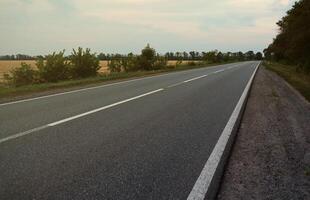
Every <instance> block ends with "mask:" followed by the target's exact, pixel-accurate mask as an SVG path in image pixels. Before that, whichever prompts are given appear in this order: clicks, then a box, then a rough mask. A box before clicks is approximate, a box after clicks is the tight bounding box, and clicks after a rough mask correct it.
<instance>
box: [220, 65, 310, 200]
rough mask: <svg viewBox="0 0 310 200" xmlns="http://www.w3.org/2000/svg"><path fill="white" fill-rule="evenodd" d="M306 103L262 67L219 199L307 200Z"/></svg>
mask: <svg viewBox="0 0 310 200" xmlns="http://www.w3.org/2000/svg"><path fill="white" fill-rule="evenodd" d="M309 188H310V103H309V102H307V101H306V100H305V99H304V98H303V97H302V96H301V95H300V94H299V93H298V92H296V91H295V90H294V89H293V88H292V87H291V86H289V85H288V84H287V83H286V82H285V81H284V80H283V79H282V78H281V77H279V76H278V75H276V74H275V73H274V72H271V71H268V70H266V69H265V68H264V67H263V66H262V67H260V69H259V70H258V73H257V75H256V78H255V80H254V83H253V87H252V90H251V93H250V96H249V99H248V103H247V106H246V109H245V113H244V116H243V119H242V122H241V125H240V129H239V131H238V133H237V137H236V140H235V144H234V147H233V149H232V152H231V155H230V158H229V161H228V163H227V166H226V170H225V172H224V176H223V180H222V185H221V188H220V190H219V193H218V197H217V199H220V200H222V199H229V200H234V199H260V200H261V199H283V200H285V199H310V190H309Z"/></svg>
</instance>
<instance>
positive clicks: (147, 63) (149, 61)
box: [138, 44, 156, 70]
mask: <svg viewBox="0 0 310 200" xmlns="http://www.w3.org/2000/svg"><path fill="white" fill-rule="evenodd" d="M155 56H156V51H155V49H153V48H151V47H150V45H149V44H147V45H146V47H145V48H144V49H142V51H141V56H140V57H139V58H138V60H139V64H140V67H141V68H142V69H144V70H151V69H152V68H153V66H154V63H155Z"/></svg>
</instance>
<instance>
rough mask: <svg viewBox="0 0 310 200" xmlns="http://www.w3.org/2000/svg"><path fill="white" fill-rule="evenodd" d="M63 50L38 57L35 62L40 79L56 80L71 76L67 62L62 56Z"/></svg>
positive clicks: (45, 80)
mask: <svg viewBox="0 0 310 200" xmlns="http://www.w3.org/2000/svg"><path fill="white" fill-rule="evenodd" d="M64 53H65V51H64V50H63V51H61V52H59V53H55V52H54V53H53V54H50V55H47V56H46V60H45V61H44V60H43V58H39V59H38V60H37V62H36V65H37V68H38V72H39V76H40V79H41V80H42V81H44V82H57V81H61V80H66V79H68V78H70V77H71V75H70V68H69V62H68V61H67V60H66V58H65V57H64Z"/></svg>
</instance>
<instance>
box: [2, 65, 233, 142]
mask: <svg viewBox="0 0 310 200" xmlns="http://www.w3.org/2000/svg"><path fill="white" fill-rule="evenodd" d="M235 66H238V65H233V66H232V67H229V68H234V67H235ZM214 67H218V66H214ZM214 67H212V68H214ZM227 69H228V68H227ZM225 70H226V69H222V70H218V71H215V72H211V73H209V74H205V75H202V76H199V77H196V78H192V79H189V80H186V81H183V82H180V83H176V84H173V85H170V86H168V88H170V87H175V86H177V85H181V84H183V83H188V82H191V81H193V80H197V79H200V78H203V77H206V76H208V75H211V74H214V73H218V72H222V71H225ZM165 75H168V74H163V75H158V76H151V77H145V78H140V79H134V80H128V81H123V82H117V83H111V84H107V85H101V86H95V87H90V88H84V89H79V90H73V91H69V92H63V93H58V94H52V95H46V96H41V97H36V98H31V99H25V100H20V101H14V102H9V103H3V104H0V106H4V105H10V104H15V103H21V102H26V101H31V100H36V99H43V98H48V97H53V96H59V95H64V94H70V93H75V92H80V91H84V90H91V89H96V88H102V87H107V86H111V85H117V84H122V83H128V82H132V81H137V80H141V79H147V78H153V77H159V76H165ZM162 90H164V88H161V89H158V90H154V91H151V92H148V93H145V94H141V95H139V96H136V97H132V98H129V99H126V100H123V101H120V102H116V103H113V104H110V105H107V106H103V107H100V108H97V109H95V110H91V111H88V112H85V113H82V114H79V115H75V116H72V117H69V118H66V119H62V120H59V121H56V122H53V123H50V124H47V125H43V126H40V127H37V128H34V129H31V130H28V131H25V132H21V133H17V134H14V135H11V136H8V137H6V138H2V139H0V144H1V143H3V142H6V141H9V140H12V139H16V138H19V137H22V136H25V135H28V134H30V133H33V132H36V131H39V130H42V129H45V128H48V127H52V126H56V125H59V124H62V123H65V122H68V121H71V120H74V119H77V118H80V117H83V116H86V115H90V114H92V113H95V112H99V111H102V110H105V109H108V108H111V107H114V106H117V105H120V104H123V103H126V102H129V101H132V100H135V99H139V98H141V97H144V96H147V95H150V94H154V93H156V92H160V91H162Z"/></svg>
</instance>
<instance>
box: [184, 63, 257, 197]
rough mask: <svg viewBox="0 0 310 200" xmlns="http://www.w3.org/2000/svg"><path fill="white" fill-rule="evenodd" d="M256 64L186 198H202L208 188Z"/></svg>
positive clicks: (236, 118) (253, 75)
mask: <svg viewBox="0 0 310 200" xmlns="http://www.w3.org/2000/svg"><path fill="white" fill-rule="evenodd" d="M260 63H261V62H259V63H258V65H257V66H256V68H255V70H254V72H253V74H252V76H251V78H250V80H249V81H248V83H247V85H246V87H245V89H244V91H243V93H242V95H241V97H240V99H239V101H238V103H237V105H236V107H235V109H234V111H233V112H232V114H231V116H230V118H229V120H228V122H227V124H226V126H225V128H224V130H223V132H222V134H221V136H220V138H219V139H218V141H217V143H216V145H215V147H214V149H213V151H212V153H211V155H210V157H209V158H208V160H207V162H206V164H205V166H204V168H203V170H202V171H201V173H200V175H199V177H198V179H197V181H196V183H195V185H194V186H193V189H192V190H191V192H190V194H189V196H188V198H187V200H203V199H205V196H206V194H207V192H208V190H209V186H210V184H211V181H212V179H213V176H214V174H215V172H216V169H217V167H218V165H219V163H220V161H221V157H222V155H223V152H224V150H225V148H226V145H227V143H228V140H229V138H230V135H231V134H232V131H233V128H234V126H235V123H236V122H237V120H238V116H239V114H240V113H241V111H242V106H243V104H244V102H245V100H246V98H247V95H248V92H249V90H250V87H251V84H252V82H253V79H254V77H255V74H256V72H257V69H258V66H259V65H260Z"/></svg>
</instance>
